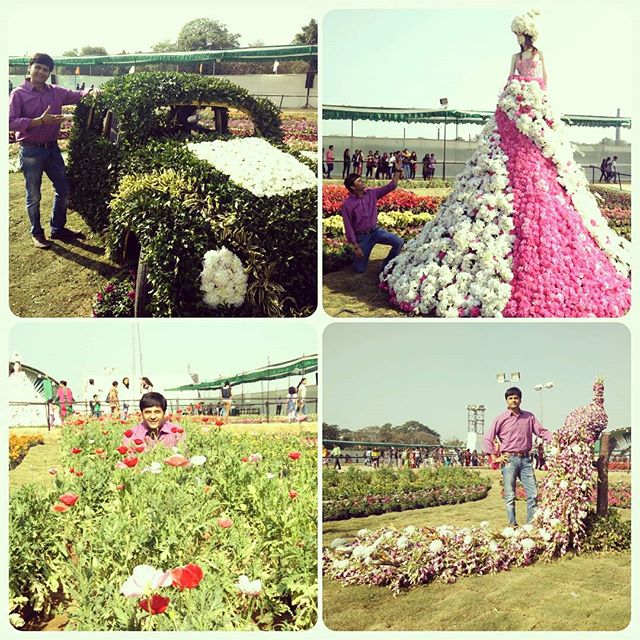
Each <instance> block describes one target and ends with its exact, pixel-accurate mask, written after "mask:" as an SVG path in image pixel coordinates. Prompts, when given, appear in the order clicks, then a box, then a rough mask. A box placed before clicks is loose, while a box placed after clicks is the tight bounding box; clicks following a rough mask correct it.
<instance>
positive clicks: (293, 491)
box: [289, 489, 298, 500]
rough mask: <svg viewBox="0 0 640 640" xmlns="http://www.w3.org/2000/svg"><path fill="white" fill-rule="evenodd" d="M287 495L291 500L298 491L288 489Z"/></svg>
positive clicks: (296, 495)
mask: <svg viewBox="0 0 640 640" xmlns="http://www.w3.org/2000/svg"><path fill="white" fill-rule="evenodd" d="M289 497H290V498H291V499H292V500H293V499H295V498H297V497H298V492H297V491H296V490H295V489H291V491H289Z"/></svg>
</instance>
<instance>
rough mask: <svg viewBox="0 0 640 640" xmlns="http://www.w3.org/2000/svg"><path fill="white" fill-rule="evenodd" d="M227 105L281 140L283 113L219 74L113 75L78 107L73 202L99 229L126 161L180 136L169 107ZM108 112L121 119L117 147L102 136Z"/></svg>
mask: <svg viewBox="0 0 640 640" xmlns="http://www.w3.org/2000/svg"><path fill="white" fill-rule="evenodd" d="M193 102H201V103H214V102H215V103H223V104H228V105H230V106H232V107H235V108H237V109H240V110H242V111H244V112H246V113H248V115H249V116H250V117H251V119H252V121H253V123H254V126H255V129H256V134H257V135H259V136H261V137H264V138H268V139H270V140H273V141H274V142H281V141H282V131H281V128H280V117H279V114H278V111H277V109H276V107H275V105H274V104H273V103H272V102H270V101H269V100H268V99H266V98H254V97H253V96H252V95H251V94H250V93H249V92H248V91H246V90H245V89H242V88H241V87H238V86H237V85H234V84H232V83H231V82H229V81H227V80H222V79H220V78H210V77H203V76H199V75H194V74H186V73H135V74H131V75H127V76H123V77H120V78H114V79H113V80H110V81H109V82H107V83H105V84H104V85H102V87H101V91H100V93H99V94H97V95H95V96H92V97H90V98H86V99H85V100H83V101H82V103H80V105H78V108H77V109H76V111H75V119H74V126H73V129H72V132H71V136H70V145H69V167H68V171H67V174H68V178H69V185H70V190H71V191H70V205H71V206H72V208H73V209H75V210H76V211H78V212H79V213H80V214H81V215H82V217H83V218H84V219H85V221H86V222H87V224H88V225H89V226H90V227H91V228H92V229H94V230H101V229H105V228H106V227H107V224H108V203H109V200H110V199H111V194H112V193H113V192H114V191H115V190H116V188H117V182H118V177H119V175H120V174H121V166H120V165H121V163H123V161H124V160H125V159H126V157H127V155H128V154H129V153H131V152H132V151H133V150H134V149H139V148H140V147H143V146H144V145H146V144H147V143H148V142H149V141H150V140H153V139H162V138H167V137H176V136H180V129H179V126H178V125H177V123H176V122H175V119H173V118H172V115H171V112H170V109H169V108H168V107H169V106H170V105H178V104H190V103H193ZM108 113H111V114H112V116H113V117H114V118H115V119H116V120H117V123H118V141H117V145H116V144H114V143H112V142H109V140H108V139H106V138H105V137H104V136H103V133H102V132H103V127H104V122H105V118H107V115H108Z"/></svg>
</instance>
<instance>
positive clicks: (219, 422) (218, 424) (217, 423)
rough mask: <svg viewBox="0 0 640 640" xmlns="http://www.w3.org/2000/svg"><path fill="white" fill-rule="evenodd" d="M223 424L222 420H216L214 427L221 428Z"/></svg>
mask: <svg viewBox="0 0 640 640" xmlns="http://www.w3.org/2000/svg"><path fill="white" fill-rule="evenodd" d="M223 424H224V422H222V420H220V418H218V419H217V420H216V427H221V426H222V425H223Z"/></svg>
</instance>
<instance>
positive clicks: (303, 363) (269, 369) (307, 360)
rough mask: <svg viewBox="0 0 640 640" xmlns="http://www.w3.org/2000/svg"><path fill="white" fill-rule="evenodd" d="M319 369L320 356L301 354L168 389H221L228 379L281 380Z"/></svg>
mask: <svg viewBox="0 0 640 640" xmlns="http://www.w3.org/2000/svg"><path fill="white" fill-rule="evenodd" d="M317 370H318V356H317V355H311V356H300V357H299V358H295V359H294V360H287V361H286V362H279V363H277V364H270V365H268V366H266V367H261V368H260V369H256V370H254V371H249V372H242V373H236V374H234V375H227V376H220V377H219V378H216V379H215V380H210V381H206V382H198V383H194V384H187V385H182V386H181V387H174V388H171V389H167V391H196V390H212V389H219V388H220V387H222V385H224V383H225V382H226V381H227V380H228V381H229V383H230V384H231V385H237V384H243V383H249V382H259V381H261V380H279V379H281V378H286V377H288V376H292V375H304V374H305V373H312V372H313V371H317Z"/></svg>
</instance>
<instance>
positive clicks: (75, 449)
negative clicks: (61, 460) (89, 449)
mask: <svg viewBox="0 0 640 640" xmlns="http://www.w3.org/2000/svg"><path fill="white" fill-rule="evenodd" d="M81 451H82V449H78V447H73V449H71V453H80V452H81Z"/></svg>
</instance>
